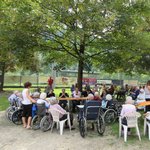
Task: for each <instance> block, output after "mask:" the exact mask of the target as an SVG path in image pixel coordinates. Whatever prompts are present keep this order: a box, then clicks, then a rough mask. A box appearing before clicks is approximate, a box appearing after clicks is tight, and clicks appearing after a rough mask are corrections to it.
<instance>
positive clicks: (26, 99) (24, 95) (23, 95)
mask: <svg viewBox="0 0 150 150" xmlns="http://www.w3.org/2000/svg"><path fill="white" fill-rule="evenodd" d="M27 91H29V89H27V88H26V89H24V90H23V91H22V97H23V101H22V104H24V105H29V104H32V102H31V101H30V99H28V97H27Z"/></svg>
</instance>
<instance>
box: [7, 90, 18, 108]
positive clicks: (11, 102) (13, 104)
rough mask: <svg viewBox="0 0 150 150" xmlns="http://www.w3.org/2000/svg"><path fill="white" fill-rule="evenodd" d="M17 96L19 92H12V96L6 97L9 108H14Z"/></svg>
mask: <svg viewBox="0 0 150 150" xmlns="http://www.w3.org/2000/svg"><path fill="white" fill-rule="evenodd" d="M18 94H19V91H14V92H13V94H11V95H10V96H9V97H8V101H9V102H10V104H11V106H16V103H17V99H18Z"/></svg>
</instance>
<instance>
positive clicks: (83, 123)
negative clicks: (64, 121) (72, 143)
mask: <svg viewBox="0 0 150 150" xmlns="http://www.w3.org/2000/svg"><path fill="white" fill-rule="evenodd" d="M79 130H80V135H81V136H82V137H83V138H84V137H85V135H86V120H85V118H81V119H80V121H79Z"/></svg>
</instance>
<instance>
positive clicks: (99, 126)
mask: <svg viewBox="0 0 150 150" xmlns="http://www.w3.org/2000/svg"><path fill="white" fill-rule="evenodd" d="M97 132H98V133H99V134H100V135H103V134H104V132H105V121H104V118H103V116H101V115H99V116H98V118H97Z"/></svg>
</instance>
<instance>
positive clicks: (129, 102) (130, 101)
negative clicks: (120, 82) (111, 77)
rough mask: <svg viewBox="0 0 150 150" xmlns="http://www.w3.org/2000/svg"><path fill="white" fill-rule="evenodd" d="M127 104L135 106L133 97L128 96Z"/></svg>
mask: <svg viewBox="0 0 150 150" xmlns="http://www.w3.org/2000/svg"><path fill="white" fill-rule="evenodd" d="M125 103H126V104H133V103H134V100H132V97H131V96H127V97H126V101H125Z"/></svg>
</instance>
